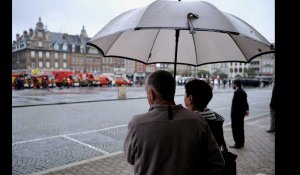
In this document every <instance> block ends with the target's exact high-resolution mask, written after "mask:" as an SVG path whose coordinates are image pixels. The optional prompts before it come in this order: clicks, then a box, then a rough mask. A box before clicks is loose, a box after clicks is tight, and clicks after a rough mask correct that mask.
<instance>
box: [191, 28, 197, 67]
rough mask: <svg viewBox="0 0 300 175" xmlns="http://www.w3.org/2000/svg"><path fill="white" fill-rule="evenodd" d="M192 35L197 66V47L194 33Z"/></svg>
mask: <svg viewBox="0 0 300 175" xmlns="http://www.w3.org/2000/svg"><path fill="white" fill-rule="evenodd" d="M192 37H193V42H194V49H195V55H196V66H197V65H198V55H197V48H196V43H195V37H194V33H192Z"/></svg>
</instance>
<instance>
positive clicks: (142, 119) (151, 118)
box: [130, 108, 205, 125]
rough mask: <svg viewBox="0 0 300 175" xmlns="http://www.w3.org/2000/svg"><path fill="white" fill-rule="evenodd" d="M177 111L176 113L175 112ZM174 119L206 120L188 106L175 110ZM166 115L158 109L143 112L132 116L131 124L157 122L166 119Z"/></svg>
mask: <svg viewBox="0 0 300 175" xmlns="http://www.w3.org/2000/svg"><path fill="white" fill-rule="evenodd" d="M175 113H176V114H175ZM174 114H175V116H174V120H197V121H200V122H201V123H202V122H205V119H204V117H202V115H201V114H198V113H196V112H193V111H191V110H189V109H186V108H181V109H179V110H177V111H176V112H174ZM164 118H165V115H162V113H161V112H158V111H149V112H146V113H142V114H137V115H135V116H133V117H132V119H131V121H130V124H131V125H140V124H143V123H149V122H157V121H163V120H165V119H164Z"/></svg>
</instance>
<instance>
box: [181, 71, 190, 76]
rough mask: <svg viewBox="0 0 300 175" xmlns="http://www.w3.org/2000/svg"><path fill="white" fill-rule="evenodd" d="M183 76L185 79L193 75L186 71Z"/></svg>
mask: <svg viewBox="0 0 300 175" xmlns="http://www.w3.org/2000/svg"><path fill="white" fill-rule="evenodd" d="M181 76H183V77H190V76H191V73H190V71H188V70H184V71H182V73H181Z"/></svg>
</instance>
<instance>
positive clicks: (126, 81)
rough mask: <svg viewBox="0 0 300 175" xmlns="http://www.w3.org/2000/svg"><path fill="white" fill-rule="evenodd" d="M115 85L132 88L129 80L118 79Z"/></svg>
mask: <svg viewBox="0 0 300 175" xmlns="http://www.w3.org/2000/svg"><path fill="white" fill-rule="evenodd" d="M114 85H115V86H122V85H126V86H131V85H132V81H130V80H128V79H127V78H122V77H118V78H116V79H115V81H114Z"/></svg>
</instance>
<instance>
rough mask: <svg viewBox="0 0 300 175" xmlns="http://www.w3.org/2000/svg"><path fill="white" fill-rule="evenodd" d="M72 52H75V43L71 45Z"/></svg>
mask: <svg viewBox="0 0 300 175" xmlns="http://www.w3.org/2000/svg"><path fill="white" fill-rule="evenodd" d="M72 52H75V44H73V45H72Z"/></svg>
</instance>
